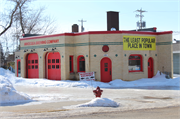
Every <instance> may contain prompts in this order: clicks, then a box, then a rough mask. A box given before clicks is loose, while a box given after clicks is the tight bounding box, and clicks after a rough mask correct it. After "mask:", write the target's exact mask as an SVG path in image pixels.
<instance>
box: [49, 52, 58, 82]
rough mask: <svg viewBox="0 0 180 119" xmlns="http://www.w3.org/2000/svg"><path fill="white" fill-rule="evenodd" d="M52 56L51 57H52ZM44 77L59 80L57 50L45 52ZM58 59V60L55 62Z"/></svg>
mask: <svg viewBox="0 0 180 119" xmlns="http://www.w3.org/2000/svg"><path fill="white" fill-rule="evenodd" d="M52 58H53V59H52ZM45 59H46V60H45V62H46V78H47V79H51V80H61V56H60V53H59V52H48V53H46V58H45ZM57 61H58V62H57Z"/></svg>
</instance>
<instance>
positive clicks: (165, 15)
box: [34, 0, 180, 40]
mask: <svg viewBox="0 0 180 119" xmlns="http://www.w3.org/2000/svg"><path fill="white" fill-rule="evenodd" d="M34 5H35V6H36V7H37V6H41V5H45V6H46V7H47V9H46V11H45V14H49V15H51V16H52V17H54V18H55V19H56V24H57V27H58V31H57V33H62V32H71V26H72V25H73V24H78V25H80V22H78V20H81V19H83V20H86V22H84V27H85V31H106V29H107V24H106V22H107V20H106V12H107V11H118V12H119V27H120V30H132V29H136V22H137V21H138V20H139V18H137V17H135V15H136V14H138V13H137V12H135V11H136V10H137V9H141V8H142V9H143V10H146V11H147V12H145V13H143V15H144V17H143V21H145V22H146V27H147V28H150V27H157V30H158V31H171V30H172V31H180V0H37V1H36V2H34ZM179 34H180V32H179ZM173 37H174V38H176V39H179V40H180V37H179V35H178V34H177V33H174V34H173Z"/></svg>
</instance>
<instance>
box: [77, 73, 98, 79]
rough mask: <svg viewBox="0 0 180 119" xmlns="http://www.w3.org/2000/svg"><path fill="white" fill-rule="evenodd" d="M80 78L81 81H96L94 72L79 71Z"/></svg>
mask: <svg viewBox="0 0 180 119" xmlns="http://www.w3.org/2000/svg"><path fill="white" fill-rule="evenodd" d="M79 78H80V80H81V81H90V80H94V81H95V75H94V72H83V73H79Z"/></svg>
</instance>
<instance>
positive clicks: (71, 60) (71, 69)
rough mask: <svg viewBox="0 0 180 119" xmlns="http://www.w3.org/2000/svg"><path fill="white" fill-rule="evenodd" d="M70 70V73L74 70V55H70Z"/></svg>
mask: <svg viewBox="0 0 180 119" xmlns="http://www.w3.org/2000/svg"><path fill="white" fill-rule="evenodd" d="M69 70H70V73H72V72H74V67H73V56H70V57H69Z"/></svg>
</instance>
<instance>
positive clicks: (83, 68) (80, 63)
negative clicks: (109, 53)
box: [79, 61, 85, 71]
mask: <svg viewBox="0 0 180 119" xmlns="http://www.w3.org/2000/svg"><path fill="white" fill-rule="evenodd" d="M79 71H85V61H80V62H79Z"/></svg>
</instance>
